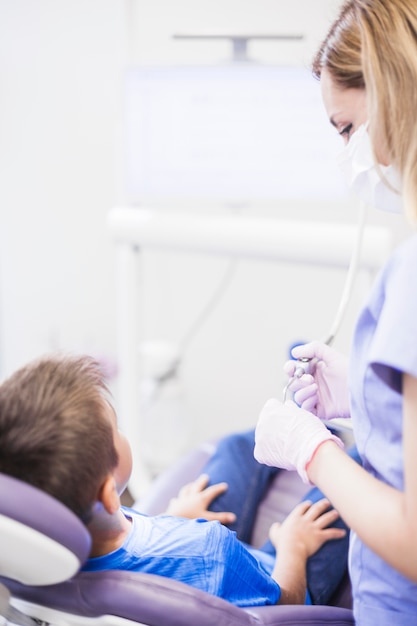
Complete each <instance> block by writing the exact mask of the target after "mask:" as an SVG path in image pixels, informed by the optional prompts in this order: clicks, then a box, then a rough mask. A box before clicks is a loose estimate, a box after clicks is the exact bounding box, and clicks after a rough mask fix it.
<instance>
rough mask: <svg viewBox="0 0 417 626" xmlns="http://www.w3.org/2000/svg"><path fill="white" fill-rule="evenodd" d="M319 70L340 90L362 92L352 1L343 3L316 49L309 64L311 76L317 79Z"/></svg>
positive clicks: (356, 25)
mask: <svg viewBox="0 0 417 626" xmlns="http://www.w3.org/2000/svg"><path fill="white" fill-rule="evenodd" d="M323 68H326V70H327V71H328V72H329V73H330V75H331V77H332V80H333V82H334V83H335V84H336V85H337V86H338V87H340V88H341V89H364V88H365V80H364V76H363V71H362V57H361V34H360V29H359V25H358V22H357V20H356V15H355V8H354V1H352V0H349V1H348V2H345V3H344V5H343V6H342V8H341V9H340V11H339V14H338V17H337V19H336V20H335V21H334V23H333V24H332V26H331V27H330V30H329V32H328V33H327V36H326V38H325V39H324V41H323V43H322V44H321V46H320V48H319V49H318V51H317V53H316V55H315V57H314V59H313V63H312V71H313V75H314V76H315V77H316V78H317V79H320V77H321V72H322V70H323Z"/></svg>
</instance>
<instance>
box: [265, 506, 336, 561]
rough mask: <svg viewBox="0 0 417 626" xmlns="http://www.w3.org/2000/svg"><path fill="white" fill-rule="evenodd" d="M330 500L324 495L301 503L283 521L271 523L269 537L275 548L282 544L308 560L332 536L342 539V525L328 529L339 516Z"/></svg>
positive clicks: (332, 537)
mask: <svg viewBox="0 0 417 626" xmlns="http://www.w3.org/2000/svg"><path fill="white" fill-rule="evenodd" d="M329 507H330V502H329V501H328V500H327V499H326V498H323V499H322V500H319V501H318V502H316V503H315V504H311V502H309V501H305V502H300V504H298V505H297V506H296V507H294V509H293V510H292V511H291V513H290V514H289V515H288V516H287V517H286V518H285V520H284V521H283V522H282V524H279V523H278V522H277V523H275V524H272V526H271V528H270V531H269V538H270V540H271V542H272V543H273V545H274V547H275V548H276V549H277V551H278V550H279V549H280V548H281V546H285V547H286V548H289V547H294V548H295V549H296V550H297V551H300V556H302V557H304V558H305V559H307V558H308V557H310V556H312V555H313V554H314V553H315V552H317V550H319V548H321V546H322V545H323V544H324V543H326V541H329V540H331V539H341V538H342V537H344V536H345V534H346V531H345V530H343V529H342V528H327V526H329V524H332V523H333V522H335V521H336V520H337V518H338V517H339V513H338V512H337V511H335V509H330V508H329Z"/></svg>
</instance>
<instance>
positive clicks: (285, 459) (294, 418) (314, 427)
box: [254, 398, 344, 483]
mask: <svg viewBox="0 0 417 626" xmlns="http://www.w3.org/2000/svg"><path fill="white" fill-rule="evenodd" d="M329 439H330V440H332V441H335V442H336V443H337V445H338V446H340V447H341V448H343V447H344V446H343V442H342V441H341V440H340V439H339V438H338V437H336V436H335V435H333V434H332V433H331V432H330V430H328V429H327V428H326V427H325V425H324V424H323V423H322V422H321V421H320V420H319V418H318V417H316V416H315V415H313V414H312V413H309V412H308V411H305V410H304V409H300V407H298V406H297V405H296V404H295V403H294V402H291V401H287V402H286V403H285V404H283V403H282V402H280V401H279V400H276V399H275V398H272V399H271V400H268V402H267V403H266V404H265V406H264V408H263V409H262V411H261V414H260V416H259V419H258V423H257V425H256V430H255V451H254V455H255V459H256V460H257V461H259V463H263V464H264V465H270V466H273V467H282V468H283V469H287V470H297V472H298V473H299V475H300V476H301V478H302V480H303V481H304V482H305V483H309V482H310V481H309V479H308V476H307V466H308V464H309V463H310V461H311V459H312V458H313V456H314V453H315V452H316V450H317V448H318V447H319V446H320V445H321V444H322V443H323V442H324V441H327V440H329Z"/></svg>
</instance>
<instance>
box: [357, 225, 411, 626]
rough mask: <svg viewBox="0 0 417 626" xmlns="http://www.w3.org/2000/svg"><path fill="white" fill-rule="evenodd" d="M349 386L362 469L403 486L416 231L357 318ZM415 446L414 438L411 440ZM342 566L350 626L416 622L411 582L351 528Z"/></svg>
mask: <svg viewBox="0 0 417 626" xmlns="http://www.w3.org/2000/svg"><path fill="white" fill-rule="evenodd" d="M351 356H352V358H351V369H350V390H351V415H352V421H353V427H354V434H355V440H356V444H357V447H358V451H359V453H360V455H361V457H362V461H363V466H364V468H365V469H366V470H367V471H368V472H369V473H370V474H372V475H373V476H375V477H376V478H378V479H379V480H382V481H383V482H385V483H387V484H388V485H391V486H393V487H395V488H396V489H399V490H403V486H404V474H403V458H404V453H403V439H402V432H403V415H402V389H401V380H402V373H403V372H407V373H409V374H411V375H413V376H415V377H417V236H412V237H411V238H410V239H408V240H407V241H406V242H404V243H403V244H402V245H401V246H400V247H399V248H398V249H397V250H396V251H395V253H394V254H393V255H392V257H391V258H390V259H389V261H388V263H387V264H386V266H385V267H384V269H383V271H382V272H381V273H380V274H379V276H378V278H377V280H376V282H375V285H374V287H373V290H372V292H371V294H370V297H369V300H368V303H367V305H366V306H365V308H364V309H363V311H362V313H361V316H360V318H359V320H358V324H357V328H356V331H355V334H354V339H353V347H352V355H351ZM416 443H417V442H416ZM349 564H350V565H349V566H350V573H351V578H352V586H353V594H354V613H355V620H356V624H357V626H374V625H375V624H378V626H394V625H395V626H417V585H415V584H414V583H412V582H411V581H409V580H408V579H406V578H405V577H404V576H402V575H401V574H399V573H398V572H397V571H395V570H393V569H392V568H391V567H390V566H389V565H388V564H387V563H385V561H383V560H382V559H381V558H379V557H378V556H377V555H376V554H374V553H373V552H372V551H371V550H370V549H369V548H368V547H367V546H365V545H364V544H363V543H362V542H361V541H360V539H359V538H358V537H357V536H356V535H355V534H354V533H352V539H351V546H350V556H349Z"/></svg>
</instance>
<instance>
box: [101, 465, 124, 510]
mask: <svg viewBox="0 0 417 626" xmlns="http://www.w3.org/2000/svg"><path fill="white" fill-rule="evenodd" d="M97 500H98V501H99V502H101V503H102V505H103V507H104V508H105V510H106V511H107V513H109V514H110V515H112V514H113V513H116V512H117V511H118V510H119V508H120V498H119V494H118V493H117V488H116V482H115V480H114V476H113V475H112V474H109V475H108V476H107V477H106V479H105V480H104V482H103V484H102V485H101V487H100V491H99V493H98V498H97Z"/></svg>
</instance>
